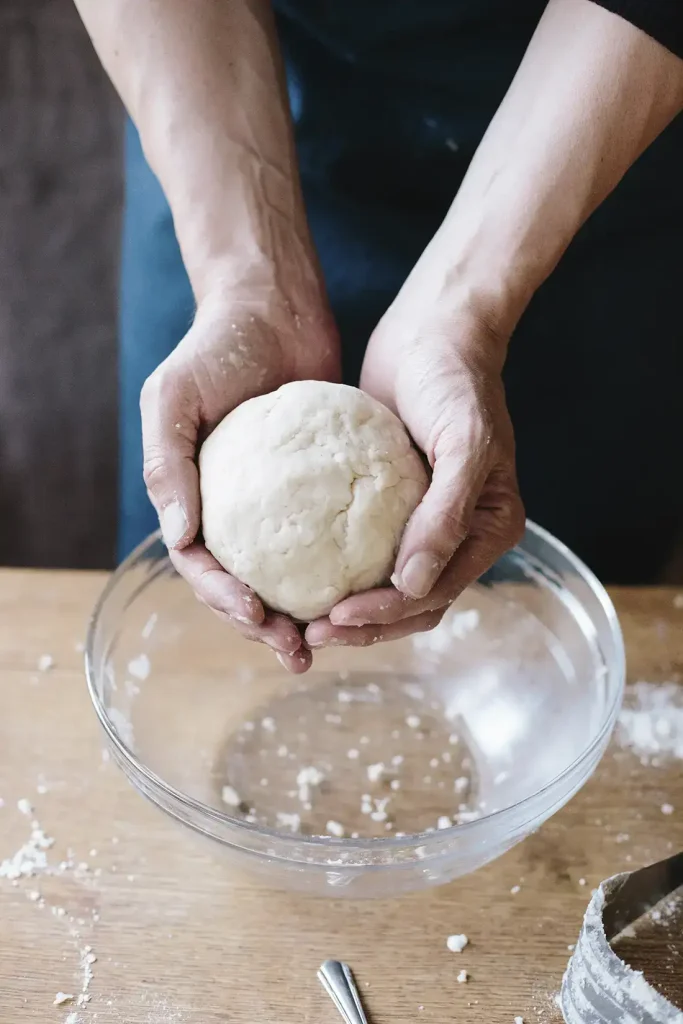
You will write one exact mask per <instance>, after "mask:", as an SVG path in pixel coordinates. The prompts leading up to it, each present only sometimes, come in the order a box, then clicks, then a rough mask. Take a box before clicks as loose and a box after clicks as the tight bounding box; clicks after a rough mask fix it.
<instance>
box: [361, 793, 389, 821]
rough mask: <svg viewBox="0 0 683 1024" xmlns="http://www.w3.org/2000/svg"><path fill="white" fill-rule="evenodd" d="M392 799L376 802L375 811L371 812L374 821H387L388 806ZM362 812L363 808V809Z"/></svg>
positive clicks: (387, 798) (386, 798)
mask: <svg viewBox="0 0 683 1024" xmlns="http://www.w3.org/2000/svg"><path fill="white" fill-rule="evenodd" d="M389 800H390V797H388V796H387V797H385V798H384V799H383V800H374V804H375V810H374V811H371V812H370V817H371V818H372V820H373V821H386V820H387V818H388V817H389V815H388V814H387V811H386V806H387V804H388V803H389ZM361 810H362V808H361Z"/></svg>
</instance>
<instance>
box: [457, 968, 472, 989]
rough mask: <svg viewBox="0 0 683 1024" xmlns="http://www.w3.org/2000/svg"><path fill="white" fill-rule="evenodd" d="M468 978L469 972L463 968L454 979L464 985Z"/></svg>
mask: <svg viewBox="0 0 683 1024" xmlns="http://www.w3.org/2000/svg"><path fill="white" fill-rule="evenodd" d="M468 978H469V974H468V973H467V971H466V970H465V969H464V968H463V969H462V971H460V973H459V974H458V977H457V978H456V981H457V982H459V984H460V985H464V983H465V982H466V981H467V979H468Z"/></svg>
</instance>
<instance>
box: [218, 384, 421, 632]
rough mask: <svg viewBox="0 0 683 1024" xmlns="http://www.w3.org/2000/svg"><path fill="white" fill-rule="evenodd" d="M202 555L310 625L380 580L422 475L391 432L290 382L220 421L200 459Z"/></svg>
mask: <svg viewBox="0 0 683 1024" xmlns="http://www.w3.org/2000/svg"><path fill="white" fill-rule="evenodd" d="M199 470H200V481H201V493H202V510H203V512H202V522H203V529H204V540H205V543H206V546H207V548H208V549H209V551H210V552H211V553H212V554H213V556H214V558H217V559H218V561H219V562H220V563H221V565H222V566H223V567H224V568H225V569H227V571H228V572H230V573H232V575H233V576H236V577H237V579H239V580H241V581H242V582H243V583H246V584H247V586H249V587H251V588H252V589H253V590H254V591H256V593H257V594H258V595H259V597H261V598H262V600H263V601H264V602H265V604H267V605H269V606H270V607H271V608H274V609H275V610H276V611H281V612H286V613H287V614H288V615H291V616H293V617H294V618H296V619H299V620H302V621H305V622H309V621H310V620H312V619H316V618H318V617H319V616H321V615H326V614H327V613H328V612H329V611H330V609H331V608H332V607H333V606H334V605H335V604H336V603H337V602H338V601H341V600H342V598H344V597H347V596H348V595H349V594H353V593H357V592H358V591H361V590H367V589H369V588H370V587H375V586H377V585H378V584H380V583H383V582H385V581H386V580H388V578H389V575H390V574H391V571H392V569H393V561H394V556H395V553H396V550H397V548H398V543H399V540H400V538H401V534H402V532H403V528H404V526H405V524H406V522H407V520H408V517H409V516H410V514H411V513H412V511H413V509H414V508H415V507H416V506H417V505H418V504H419V502H420V500H421V498H422V496H423V494H424V493H425V491H426V489H427V483H428V480H427V474H426V472H425V469H424V466H423V464H422V460H421V458H420V456H419V455H418V453H417V452H416V451H415V449H414V448H413V446H412V444H411V442H410V438H409V436H408V434H407V432H406V430H405V428H404V426H403V424H402V423H401V422H400V420H399V419H398V418H397V417H396V416H394V414H393V413H392V412H390V411H389V410H388V409H387V408H386V407H385V406H384V405H382V404H381V403H380V402H378V401H376V400H375V399H374V398H371V397H370V396H369V395H366V394H365V393H364V392H362V391H359V390H358V389H357V388H351V387H346V386H345V385H343V384H328V383H325V382H320V381H295V382H294V383H292V384H285V385H284V386H283V387H281V388H280V389H279V390H278V391H275V392H273V393H272V394H269V395H262V396H260V397H258V398H252V399H250V400H249V401H247V402H244V403H243V404H242V405H240V406H238V407H237V408H236V409H235V410H234V411H233V412H231V413H229V414H228V415H227V416H226V417H225V419H224V420H223V421H222V422H221V423H220V424H219V425H218V427H216V429H215V430H214V432H213V433H212V434H211V435H210V436H209V437H208V438H207V440H206V441H205V442H204V444H203V446H202V449H201V451H200V455H199Z"/></svg>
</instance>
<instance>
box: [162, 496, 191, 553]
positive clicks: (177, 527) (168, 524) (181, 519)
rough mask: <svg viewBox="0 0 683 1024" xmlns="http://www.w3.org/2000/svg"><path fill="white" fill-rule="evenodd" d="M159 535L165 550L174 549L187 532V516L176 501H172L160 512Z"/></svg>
mask: <svg viewBox="0 0 683 1024" xmlns="http://www.w3.org/2000/svg"><path fill="white" fill-rule="evenodd" d="M159 521H160V523H161V533H162V536H163V538H164V543H165V545H166V547H167V548H174V547H175V546H176V544H178V542H179V541H180V540H181V539H182V537H183V536H184V535H185V533H186V532H187V526H188V523H187V516H186V515H185V511H184V509H183V506H182V505H181V504H180V502H178V501H172V502H170V504H168V505H166V507H165V508H163V509H162V510H161V515H160V516H159Z"/></svg>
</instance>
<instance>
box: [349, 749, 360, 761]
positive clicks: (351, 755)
mask: <svg viewBox="0 0 683 1024" xmlns="http://www.w3.org/2000/svg"><path fill="white" fill-rule="evenodd" d="M346 756H347V757H348V759H349V761H357V760H358V757H359V756H360V753H359V751H358V750H356V748H355V747H351V749H350V750H347V751H346Z"/></svg>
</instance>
